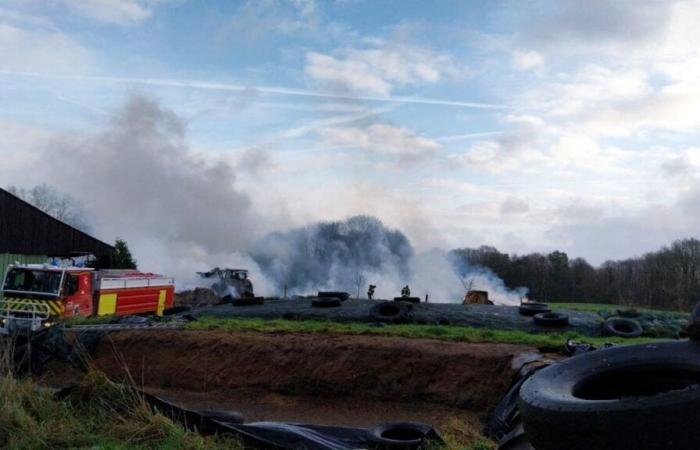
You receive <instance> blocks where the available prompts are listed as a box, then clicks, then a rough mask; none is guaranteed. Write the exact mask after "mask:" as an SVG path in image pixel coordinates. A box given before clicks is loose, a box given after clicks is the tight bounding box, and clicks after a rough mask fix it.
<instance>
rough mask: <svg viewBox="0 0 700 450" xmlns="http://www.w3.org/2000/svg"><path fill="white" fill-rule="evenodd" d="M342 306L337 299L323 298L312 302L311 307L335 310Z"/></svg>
mask: <svg viewBox="0 0 700 450" xmlns="http://www.w3.org/2000/svg"><path fill="white" fill-rule="evenodd" d="M340 304H341V300H340V299H339V298H336V297H321V298H317V299H314V300H311V306H313V307H314V308H335V307H337V306H340Z"/></svg>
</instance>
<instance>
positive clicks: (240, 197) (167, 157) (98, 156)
mask: <svg viewBox="0 0 700 450" xmlns="http://www.w3.org/2000/svg"><path fill="white" fill-rule="evenodd" d="M41 158H42V160H43V162H44V164H43V165H41V167H40V168H39V169H37V168H34V169H33V170H38V171H40V172H41V171H42V170H43V171H44V172H41V173H40V175H41V176H42V178H43V179H45V180H46V181H47V183H48V184H50V185H54V186H56V187H58V188H59V189H60V191H64V192H67V193H69V194H70V195H72V196H74V197H75V198H77V199H78V200H79V201H80V202H81V203H82V204H83V205H84V206H85V210H86V212H87V214H89V219H90V223H91V224H93V225H94V231H95V234H96V235H97V236H98V237H100V238H103V239H105V240H108V241H110V240H113V239H114V238H115V237H121V238H124V239H126V240H127V242H128V243H129V245H130V246H131V249H132V253H134V255H135V257H136V258H137V260H138V261H139V264H140V266H141V267H142V268H143V269H144V270H149V271H158V272H162V273H166V274H169V275H173V276H175V277H176V279H177V286H178V288H179V289H185V288H191V287H194V286H196V285H200V286H203V285H205V284H206V282H205V281H204V280H201V279H198V277H197V276H196V275H195V272H198V271H199V272H206V271H207V270H209V269H211V268H212V267H216V266H218V267H231V268H242V269H243V268H244V269H248V270H250V276H251V278H252V280H253V283H254V285H255V292H256V294H257V295H281V294H282V293H283V292H284V289H285V287H286V288H287V290H288V293H289V294H294V293H299V294H306V293H312V292H314V291H316V290H344V291H348V292H351V293H352V295H353V296H355V295H358V294H359V295H360V296H361V297H364V296H365V293H366V291H367V287H368V284H374V285H377V290H376V293H375V298H382V297H383V298H391V297H394V296H397V295H399V293H400V290H401V287H402V286H404V285H406V284H408V285H410V287H411V289H412V293H413V295H414V296H420V297H424V296H425V295H426V294H429V295H430V298H431V301H439V302H448V301H449V302H456V301H461V299H462V298H463V297H464V294H465V288H464V286H463V283H462V280H460V276H462V277H467V278H470V279H473V281H474V282H473V287H474V288H475V289H477V288H478V289H485V290H488V291H490V294H491V296H492V298H493V299H494V300H496V301H497V302H500V303H513V302H514V301H515V300H517V299H518V298H519V296H518V295H517V294H515V293H512V292H509V291H508V290H507V289H505V287H504V286H503V283H502V281H500V280H499V279H498V278H496V277H495V276H493V274H490V273H489V272H487V271H486V270H484V269H478V268H467V269H465V268H464V267H460V268H458V269H459V270H460V272H459V273H458V272H457V271H456V270H455V266H454V265H453V264H452V263H451V262H450V260H449V259H448V258H447V256H446V253H445V252H444V251H442V250H437V249H436V250H431V251H428V252H423V253H416V251H415V250H414V248H413V246H412V245H411V243H410V241H409V239H408V238H407V237H406V236H405V235H404V234H403V233H402V232H401V231H399V230H395V229H389V228H387V227H386V226H385V225H384V224H383V223H382V222H381V221H380V220H379V219H377V218H374V217H369V216H355V217H351V218H349V219H347V220H344V221H335V222H320V223H314V224H308V225H306V226H303V227H296V228H292V227H289V226H284V225H282V226H280V223H281V222H280V221H279V217H277V216H276V217H275V218H274V219H273V218H272V217H270V215H269V214H265V213H260V212H256V210H255V206H256V205H255V201H254V200H255V195H253V193H250V194H249V193H246V192H243V191H241V190H240V189H239V188H238V186H237V177H236V169H235V168H234V166H233V165H231V164H230V163H228V162H226V161H224V160H212V159H211V158H209V159H203V158H202V157H200V156H198V154H197V153H196V152H195V151H193V150H192V149H191V148H190V147H189V144H188V141H187V138H186V126H185V123H184V122H183V121H182V120H181V119H180V118H179V117H178V116H177V115H176V114H175V113H173V112H172V111H170V110H168V109H165V108H163V107H161V106H160V105H159V104H158V103H157V102H156V101H155V100H152V99H149V98H144V97H140V96H132V97H130V98H129V99H127V101H126V102H125V104H124V105H123V106H122V107H121V108H120V109H118V110H117V111H116V112H115V113H114V115H113V116H112V118H111V119H110V120H109V121H108V123H107V124H106V126H105V127H104V128H103V129H102V130H98V131H96V132H95V133H93V134H88V135H87V136H82V137H79V138H63V139H59V140H57V141H56V142H53V143H52V145H51V147H50V148H47V149H45V150H44V152H43V154H42V155H41ZM260 188H261V189H262V188H264V186H260ZM282 223H283V222H282ZM269 230H277V231H274V232H272V233H268V234H265V231H269ZM465 270H466V271H465Z"/></svg>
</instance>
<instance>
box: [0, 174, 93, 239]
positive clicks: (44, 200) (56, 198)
mask: <svg viewBox="0 0 700 450" xmlns="http://www.w3.org/2000/svg"><path fill="white" fill-rule="evenodd" d="M7 191H8V192H10V193H11V194H13V195H15V196H17V197H19V198H21V199H22V200H24V201H25V202H27V203H31V204H32V205H34V206H35V207H37V208H39V209H40V210H42V211H44V212H45V213H46V214H48V215H50V216H52V217H55V218H56V219H58V220H60V221H61V222H64V223H67V224H68V225H70V226H72V227H74V228H77V229H79V230H81V231H85V232H89V231H90V225H89V224H88V221H87V214H86V213H85V210H84V209H83V205H81V204H80V202H78V201H77V200H76V199H75V198H73V197H72V196H70V195H68V194H64V193H62V192H59V191H58V190H56V189H54V188H52V187H49V186H47V185H45V184H41V185H39V186H34V187H33V188H31V189H26V188H21V187H18V186H8V188H7Z"/></svg>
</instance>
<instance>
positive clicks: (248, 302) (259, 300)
mask: <svg viewBox="0 0 700 450" xmlns="http://www.w3.org/2000/svg"><path fill="white" fill-rule="evenodd" d="M264 303H265V297H243V298H234V299H233V300H232V301H231V304H232V305H233V306H257V305H262V304H264Z"/></svg>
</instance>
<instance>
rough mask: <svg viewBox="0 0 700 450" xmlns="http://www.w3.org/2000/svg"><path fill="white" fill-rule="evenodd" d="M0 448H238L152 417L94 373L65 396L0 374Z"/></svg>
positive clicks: (143, 406)
mask: <svg viewBox="0 0 700 450" xmlns="http://www.w3.org/2000/svg"><path fill="white" fill-rule="evenodd" d="M0 447H1V448H10V449H53V448H90V449H110V450H117V449H119V450H121V449H134V450H136V449H138V450H141V449H143V450H146V449H173V448H178V449H179V448H181V449H192V450H215V449H229V450H242V448H243V447H242V445H241V443H240V442H239V441H238V440H235V439H233V438H225V437H221V436H208V437H203V436H201V435H199V434H196V433H193V432H189V431H187V430H185V429H184V428H183V427H182V426H180V425H179V424H176V423H174V422H172V421H171V420H170V419H168V418H166V417H164V416H162V415H160V414H155V413H153V412H152V410H151V409H150V408H149V407H148V406H147V405H146V404H145V403H144V401H143V400H142V399H141V398H140V397H139V396H138V395H137V394H135V393H134V391H132V390H130V389H126V388H124V387H123V386H121V385H118V384H115V383H112V382H111V381H109V380H108V379H107V378H106V377H105V375H103V374H101V373H99V372H92V373H90V374H88V375H87V376H86V377H85V378H84V379H83V380H82V381H81V382H80V383H79V384H78V386H77V387H76V388H75V389H74V390H73V391H72V392H71V394H70V395H69V396H68V398H66V399H64V400H57V399H55V398H54V396H53V393H52V392H50V391H49V390H47V389H42V388H39V387H37V385H36V384H34V383H33V382H32V381H31V380H29V379H24V380H18V379H16V378H14V377H13V376H12V375H11V374H8V375H3V376H0Z"/></svg>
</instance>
